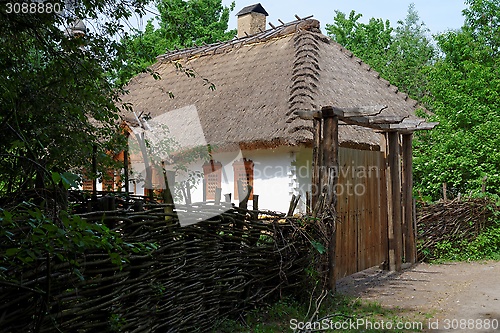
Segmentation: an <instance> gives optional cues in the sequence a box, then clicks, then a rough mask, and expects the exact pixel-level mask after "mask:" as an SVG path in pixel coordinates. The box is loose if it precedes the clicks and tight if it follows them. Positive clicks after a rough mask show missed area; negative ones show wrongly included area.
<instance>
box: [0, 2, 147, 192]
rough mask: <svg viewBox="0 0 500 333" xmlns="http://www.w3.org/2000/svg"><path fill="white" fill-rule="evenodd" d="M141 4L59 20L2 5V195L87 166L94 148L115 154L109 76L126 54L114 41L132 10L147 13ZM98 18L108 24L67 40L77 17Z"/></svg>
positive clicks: (89, 9) (98, 5)
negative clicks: (111, 142) (70, 28)
mask: <svg viewBox="0 0 500 333" xmlns="http://www.w3.org/2000/svg"><path fill="white" fill-rule="evenodd" d="M146 2H147V1H146V0H138V1H134V2H133V3H131V2H122V1H115V0H91V1H85V2H81V3H80V5H79V6H76V7H73V8H72V9H71V11H70V10H68V11H65V13H64V15H60V14H56V13H45V14H44V13H37V14H22V13H14V12H9V11H8V8H7V7H5V4H3V5H2V8H1V9H0V43H1V44H2V47H1V48H0V77H1V78H2V80H1V82H0V133H1V134H0V135H1V140H0V154H1V158H0V196H3V197H12V196H13V194H14V193H17V192H19V191H25V190H30V189H34V188H40V187H44V184H46V183H47V182H49V183H50V182H52V179H51V177H50V175H51V173H50V172H45V170H49V171H54V172H64V171H69V170H71V169H72V168H75V167H79V166H82V165H84V164H85V163H88V161H89V159H90V156H91V151H92V146H98V147H99V149H98V151H99V152H100V153H99V158H101V157H102V158H104V156H106V154H104V153H105V152H106V151H107V150H111V149H112V147H111V146H110V144H109V143H110V141H111V140H112V139H113V136H114V133H116V125H117V120H118V107H119V105H120V102H119V99H120V97H119V96H120V94H121V93H122V91H121V90H120V87H117V86H115V85H112V84H111V83H110V81H109V80H108V76H107V73H109V72H112V71H116V70H118V69H119V68H121V65H122V62H123V55H124V53H123V47H122V45H121V44H120V43H118V42H116V41H115V38H114V36H115V35H116V34H117V33H119V32H120V31H122V30H123V27H122V26H121V23H120V22H121V20H124V19H127V18H129V17H130V16H131V15H132V11H137V12H139V13H141V12H142V13H144V5H145V3H146ZM57 4H58V5H61V6H62V7H64V3H57ZM59 8H60V7H59ZM98 16H99V17H104V18H105V19H104V20H100V21H91V22H93V23H92V26H93V29H92V31H88V32H87V34H85V35H84V36H70V35H68V33H67V31H66V29H65V28H66V27H70V26H71V25H72V24H73V23H75V22H74V20H75V18H76V17H79V18H88V19H90V20H92V19H95V18H97V17H98ZM99 22H104V23H102V24H99ZM89 26H90V25H89Z"/></svg>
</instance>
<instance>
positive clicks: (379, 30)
mask: <svg viewBox="0 0 500 333" xmlns="http://www.w3.org/2000/svg"><path fill="white" fill-rule="evenodd" d="M362 16H363V15H362V14H356V12H355V11H354V10H353V11H351V13H350V14H349V17H346V15H345V14H344V13H342V12H340V11H335V18H334V23H333V24H327V25H326V31H327V34H328V36H330V37H331V38H332V39H333V40H335V41H336V42H337V43H339V44H341V45H342V46H344V47H345V48H346V49H348V50H349V51H351V52H353V53H354V54H355V55H356V56H357V57H359V58H361V59H363V61H365V62H366V63H368V64H369V65H370V66H372V67H373V68H375V69H376V70H378V71H383V70H384V69H385V68H386V66H387V62H388V55H387V50H388V49H389V48H390V47H391V44H392V43H393V36H392V32H393V30H394V29H393V28H392V27H391V25H390V22H389V20H386V21H383V20H382V19H376V18H371V19H370V21H369V22H368V24H365V23H361V22H359V19H360V18H361V17H362Z"/></svg>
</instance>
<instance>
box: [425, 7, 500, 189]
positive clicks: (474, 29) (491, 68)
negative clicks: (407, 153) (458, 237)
mask: <svg viewBox="0 0 500 333" xmlns="http://www.w3.org/2000/svg"><path fill="white" fill-rule="evenodd" d="M467 4H468V5H469V7H468V8H467V9H466V10H464V12H463V13H464V16H465V23H464V26H463V27H462V28H461V29H460V30H457V31H450V32H447V33H444V34H441V35H439V36H436V39H437V43H438V46H439V48H440V50H441V52H442V56H441V58H440V59H439V60H438V61H437V62H436V63H435V64H434V66H432V67H431V68H429V70H428V73H427V77H428V89H429V91H430V95H429V96H427V97H426V98H424V99H423V101H424V102H425V104H426V106H427V108H428V109H429V110H431V111H432V112H433V113H434V116H433V117H431V119H432V120H436V121H439V122H440V126H439V127H438V128H436V129H435V130H433V131H431V132H429V133H419V134H418V136H417V140H416V142H415V143H416V144H415V148H416V149H415V150H416V158H415V182H416V188H417V189H419V190H420V191H421V192H422V193H424V194H426V195H428V196H430V197H431V198H433V199H437V198H439V196H440V192H439V189H440V188H441V184H442V183H445V182H446V183H448V188H451V189H452V192H455V194H457V193H458V192H461V193H464V194H469V193H470V192H478V191H480V190H481V187H482V182H483V181H484V179H485V177H486V179H487V183H486V184H487V186H486V190H487V192H489V193H493V194H498V193H499V191H498V188H499V186H500V176H499V173H498V170H500V151H499V146H500V137H499V134H498V133H500V98H499V97H500V66H499V65H500V61H499V53H498V51H499V50H498V35H499V33H500V28H499V27H498V24H496V27H495V26H494V25H493V24H492V22H494V21H495V20H498V16H497V15H498V13H499V11H500V4H499V3H498V2H497V1H482V0H470V1H467Z"/></svg>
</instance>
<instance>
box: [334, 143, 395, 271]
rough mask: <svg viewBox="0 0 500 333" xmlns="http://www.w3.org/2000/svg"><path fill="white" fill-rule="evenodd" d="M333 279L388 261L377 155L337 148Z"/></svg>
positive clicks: (381, 174) (382, 181)
mask: <svg viewBox="0 0 500 333" xmlns="http://www.w3.org/2000/svg"><path fill="white" fill-rule="evenodd" d="M336 193H337V234H336V237H337V242H336V272H335V275H336V278H337V279H339V278H342V277H345V276H348V275H351V274H353V273H356V272H359V271H362V270H364V269H367V268H370V267H373V266H376V265H379V264H381V263H382V262H384V261H386V260H387V255H388V233H387V232H388V230H387V226H388V212H387V187H386V175H385V157H384V153H383V152H380V151H367V150H356V149H350V148H342V147H340V148H339V180H338V184H337V186H336Z"/></svg>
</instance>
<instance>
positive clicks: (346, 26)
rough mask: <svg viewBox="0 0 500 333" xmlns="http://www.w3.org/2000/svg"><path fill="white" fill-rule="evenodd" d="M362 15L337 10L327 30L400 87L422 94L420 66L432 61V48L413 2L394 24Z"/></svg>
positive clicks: (413, 94)
mask: <svg viewBox="0 0 500 333" xmlns="http://www.w3.org/2000/svg"><path fill="white" fill-rule="evenodd" d="M361 17H362V15H361V14H356V13H355V11H351V13H350V14H349V17H346V15H345V14H344V13H342V12H339V11H336V16H335V18H334V23H333V24H327V25H326V31H327V33H328V35H329V36H330V37H331V38H333V39H334V40H335V41H337V42H338V43H340V44H341V45H343V46H344V47H345V48H347V49H348V50H350V51H351V52H353V53H354V54H355V55H356V56H358V57H359V58H361V59H362V60H363V61H364V62H366V63H367V64H369V65H370V66H371V67H373V68H374V69H375V70H376V71H378V72H380V74H381V75H382V77H384V78H385V79H387V80H389V81H390V82H391V83H392V84H394V85H396V86H398V87H399V89H400V90H402V91H404V92H406V93H408V94H409V95H410V96H412V97H415V98H419V97H421V96H423V95H425V93H426V92H425V91H424V90H423V88H424V87H425V81H426V79H425V75H424V73H423V69H424V68H425V67H426V66H428V65H429V64H430V63H431V62H432V60H433V58H434V56H435V49H434V47H433V46H432V42H431V39H430V38H429V37H428V29H427V28H426V27H425V24H424V23H422V22H421V21H420V17H419V16H418V13H417V11H416V10H415V6H414V5H413V4H411V5H410V6H409V8H408V14H407V16H406V18H405V20H404V21H398V24H397V27H396V28H393V27H391V24H390V22H389V20H386V21H383V20H382V19H376V18H371V19H370V20H369V22H368V23H367V24H365V23H361V22H359V19H360V18H361Z"/></svg>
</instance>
